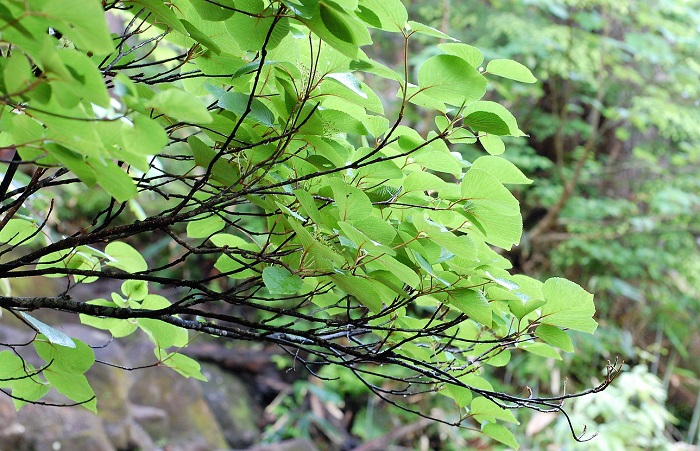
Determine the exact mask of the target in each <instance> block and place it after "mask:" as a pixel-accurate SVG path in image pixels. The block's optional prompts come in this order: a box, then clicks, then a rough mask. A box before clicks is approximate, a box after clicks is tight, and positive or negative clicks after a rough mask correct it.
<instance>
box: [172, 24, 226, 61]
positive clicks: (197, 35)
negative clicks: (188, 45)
mask: <svg viewBox="0 0 700 451" xmlns="http://www.w3.org/2000/svg"><path fill="white" fill-rule="evenodd" d="M181 22H182V25H184V27H185V29H186V30H187V33H188V34H189V35H190V37H191V38H192V39H194V40H195V41H197V42H199V43H200V44H202V45H203V46H205V47H206V48H208V49H209V50H211V51H212V52H214V53H216V54H217V55H218V54H220V53H221V48H220V47H219V46H218V45H217V44H216V42H214V41H213V40H212V39H211V38H210V37H209V36H207V35H206V34H204V33H203V32H202V31H201V30H199V29H198V28H197V27H195V26H194V24H192V23H191V22H189V21H187V20H184V19H183V20H182V21H181Z"/></svg>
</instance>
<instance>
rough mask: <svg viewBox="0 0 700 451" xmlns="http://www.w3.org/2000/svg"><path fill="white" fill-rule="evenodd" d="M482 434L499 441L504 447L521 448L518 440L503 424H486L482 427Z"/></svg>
mask: <svg viewBox="0 0 700 451" xmlns="http://www.w3.org/2000/svg"><path fill="white" fill-rule="evenodd" d="M481 432H483V433H484V434H486V435H488V436H489V437H491V438H492V439H494V440H497V441H499V442H501V443H503V444H504V445H507V446H510V447H511V448H513V449H516V450H517V449H518V448H520V445H519V444H518V442H517V440H515V437H514V436H513V433H512V432H510V431H509V430H508V429H506V427H505V426H503V425H502V424H497V423H486V424H484V425H482V427H481Z"/></svg>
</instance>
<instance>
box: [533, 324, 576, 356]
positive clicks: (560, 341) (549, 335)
mask: <svg viewBox="0 0 700 451" xmlns="http://www.w3.org/2000/svg"><path fill="white" fill-rule="evenodd" d="M535 336H537V337H538V338H540V339H541V340H542V341H544V342H545V343H549V344H550V345H552V346H556V347H557V348H559V349H561V350H562V351H565V352H574V345H573V343H571V337H569V334H567V333H566V332H564V331H563V330H561V329H559V328H558V327H554V326H550V325H549V324H540V325H539V326H538V327H537V329H535Z"/></svg>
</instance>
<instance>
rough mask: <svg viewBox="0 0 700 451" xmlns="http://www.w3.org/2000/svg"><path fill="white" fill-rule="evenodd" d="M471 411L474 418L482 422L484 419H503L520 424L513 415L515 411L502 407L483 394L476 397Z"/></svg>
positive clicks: (470, 408)
mask: <svg viewBox="0 0 700 451" xmlns="http://www.w3.org/2000/svg"><path fill="white" fill-rule="evenodd" d="M469 413H471V414H472V415H474V418H475V419H476V420H477V421H478V422H480V423H483V422H484V421H493V420H503V421H508V422H509V423H515V424H519V423H518V420H516V419H515V416H513V412H511V411H510V410H507V409H502V408H501V407H499V406H498V405H497V404H496V403H495V402H493V401H491V400H490V399H487V398H484V397H483V396H479V397H478V398H474V400H473V401H472V403H471V406H470V407H469Z"/></svg>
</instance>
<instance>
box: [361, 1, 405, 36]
mask: <svg viewBox="0 0 700 451" xmlns="http://www.w3.org/2000/svg"><path fill="white" fill-rule="evenodd" d="M361 8H362V10H363V11H364V14H365V16H368V15H369V12H370V11H371V13H372V16H373V17H376V19H375V20H373V22H375V23H370V25H372V26H375V27H377V28H381V29H382V30H386V31H394V32H397V31H401V30H402V29H403V28H404V26H405V25H406V22H407V21H408V13H407V12H406V7H405V6H403V3H401V1H400V0H363V1H362V5H361ZM376 21H378V23H376ZM368 23H369V22H368Z"/></svg>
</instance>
